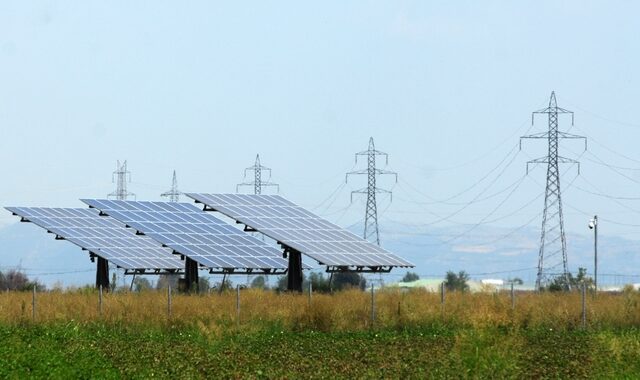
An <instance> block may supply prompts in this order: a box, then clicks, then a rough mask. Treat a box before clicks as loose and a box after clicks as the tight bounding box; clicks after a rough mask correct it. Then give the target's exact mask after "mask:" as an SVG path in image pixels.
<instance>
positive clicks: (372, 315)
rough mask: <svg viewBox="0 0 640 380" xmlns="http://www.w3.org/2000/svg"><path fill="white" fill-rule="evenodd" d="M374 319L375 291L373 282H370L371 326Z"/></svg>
mask: <svg viewBox="0 0 640 380" xmlns="http://www.w3.org/2000/svg"><path fill="white" fill-rule="evenodd" d="M375 320H376V303H375V293H374V290H373V284H371V326H373V323H374V322H375Z"/></svg>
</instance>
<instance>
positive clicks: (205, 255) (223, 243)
mask: <svg viewBox="0 0 640 380" xmlns="http://www.w3.org/2000/svg"><path fill="white" fill-rule="evenodd" d="M82 201H83V202H84V203H86V204H88V205H89V206H91V207H94V208H97V209H99V210H101V211H102V212H103V213H105V214H107V215H109V216H111V217H113V218H115V219H117V220H119V221H120V222H122V223H124V224H126V225H127V226H130V227H131V228H134V229H136V230H138V231H139V232H142V233H144V234H145V235H147V236H149V237H150V238H152V239H154V240H156V241H158V242H160V243H162V244H163V245H165V246H167V247H169V248H171V249H173V250H174V251H176V252H178V253H180V254H183V255H185V256H188V257H189V258H190V259H192V260H194V261H196V262H198V263H199V264H200V265H203V266H205V267H208V268H221V269H261V270H272V269H286V268H287V267H288V262H287V260H285V259H284V258H282V253H281V252H280V251H279V250H277V249H276V248H273V247H270V246H268V245H267V244H266V243H264V242H263V241H260V240H259V239H256V238H255V237H253V236H251V235H248V234H246V233H244V232H242V231H239V230H238V229H237V228H234V227H233V226H230V225H228V224H227V223H225V222H223V221H221V220H219V219H218V218H216V217H214V216H213V215H210V214H207V213H205V212H202V210H200V209H199V208H198V207H196V206H195V205H193V204H189V203H176V202H144V201H118V200H101V199H82Z"/></svg>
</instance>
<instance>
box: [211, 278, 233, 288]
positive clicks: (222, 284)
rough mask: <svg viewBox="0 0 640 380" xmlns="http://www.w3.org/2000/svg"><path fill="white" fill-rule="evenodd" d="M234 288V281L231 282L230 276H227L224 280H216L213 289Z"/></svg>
mask: <svg viewBox="0 0 640 380" xmlns="http://www.w3.org/2000/svg"><path fill="white" fill-rule="evenodd" d="M232 288H233V282H231V280H230V279H229V277H227V278H226V279H225V280H224V282H223V281H218V282H216V283H215V284H214V285H213V287H212V288H211V289H217V290H218V291H221V290H229V289H232Z"/></svg>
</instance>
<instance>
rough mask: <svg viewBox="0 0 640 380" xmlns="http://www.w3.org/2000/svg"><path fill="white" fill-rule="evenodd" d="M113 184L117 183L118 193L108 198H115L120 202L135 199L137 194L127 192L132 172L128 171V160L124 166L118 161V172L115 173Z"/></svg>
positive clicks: (113, 193)
mask: <svg viewBox="0 0 640 380" xmlns="http://www.w3.org/2000/svg"><path fill="white" fill-rule="evenodd" d="M111 182H116V191H114V192H112V193H110V194H108V195H107V198H115V199H117V200H120V201H126V200H127V198H129V197H134V199H135V196H136V195H135V194H134V193H131V192H129V191H128V190H127V182H131V172H129V171H128V170H127V160H125V161H124V162H123V163H122V165H121V164H120V161H117V165H116V171H114V172H113V175H112V177H111Z"/></svg>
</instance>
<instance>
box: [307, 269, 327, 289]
mask: <svg viewBox="0 0 640 380" xmlns="http://www.w3.org/2000/svg"><path fill="white" fill-rule="evenodd" d="M309 282H311V289H312V290H311V291H313V292H317V293H328V292H329V291H331V289H330V288H329V278H328V277H324V275H323V274H322V273H317V272H311V273H309V279H308V280H306V281H304V283H303V284H302V287H303V288H304V289H309Z"/></svg>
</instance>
